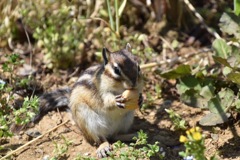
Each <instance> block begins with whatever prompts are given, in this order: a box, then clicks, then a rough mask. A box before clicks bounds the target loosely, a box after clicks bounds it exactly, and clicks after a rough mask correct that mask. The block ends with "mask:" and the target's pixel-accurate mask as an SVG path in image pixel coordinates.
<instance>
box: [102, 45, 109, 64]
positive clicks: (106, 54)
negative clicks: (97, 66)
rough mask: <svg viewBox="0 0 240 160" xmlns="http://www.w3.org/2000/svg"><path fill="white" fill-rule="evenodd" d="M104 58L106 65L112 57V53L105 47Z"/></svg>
mask: <svg viewBox="0 0 240 160" xmlns="http://www.w3.org/2000/svg"><path fill="white" fill-rule="evenodd" d="M102 56H103V60H104V64H105V65H106V64H107V63H108V60H109V56H110V52H109V50H108V49H107V48H106V47H104V48H103V50H102Z"/></svg>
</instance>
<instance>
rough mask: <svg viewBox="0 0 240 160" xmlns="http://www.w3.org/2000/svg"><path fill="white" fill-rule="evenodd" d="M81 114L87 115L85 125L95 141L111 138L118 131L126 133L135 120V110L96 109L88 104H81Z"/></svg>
mask: <svg viewBox="0 0 240 160" xmlns="http://www.w3.org/2000/svg"><path fill="white" fill-rule="evenodd" d="M78 110H79V116H82V117H85V119H84V121H85V125H86V126H87V128H88V130H89V133H90V134H91V135H92V137H93V139H94V140H95V141H98V139H99V138H110V137H111V136H113V135H115V134H118V133H125V132H127V130H128V129H129V128H130V126H131V124H132V122H133V117H134V114H133V111H129V110H123V109H118V108H117V107H116V109H114V110H111V111H106V112H104V111H99V112H97V111H94V110H92V109H90V108H89V107H87V106H79V108H78Z"/></svg>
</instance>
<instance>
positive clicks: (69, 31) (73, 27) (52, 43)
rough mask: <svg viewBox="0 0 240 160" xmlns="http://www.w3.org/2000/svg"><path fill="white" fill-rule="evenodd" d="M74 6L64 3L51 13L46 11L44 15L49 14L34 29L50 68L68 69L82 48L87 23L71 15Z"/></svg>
mask: <svg viewBox="0 0 240 160" xmlns="http://www.w3.org/2000/svg"><path fill="white" fill-rule="evenodd" d="M72 7H73V6H68V5H66V4H64V3H63V4H61V5H60V6H59V8H58V9H57V10H55V11H54V12H50V14H49V13H47V11H46V12H45V13H44V16H46V15H47V14H49V15H48V16H46V18H45V19H44V23H42V24H39V25H38V26H37V27H36V29H35V31H34V34H33V36H34V37H35V38H36V39H37V40H38V44H39V45H40V46H42V47H43V51H44V53H45V56H44V61H45V62H46V64H48V67H49V68H63V69H66V68H68V67H71V66H73V65H74V64H75V63H76V56H79V53H80V51H81V49H82V48H81V43H83V38H84V33H85V24H84V23H81V22H80V21H78V20H77V19H76V18H74V17H73V15H71V12H73V11H72ZM40 9H41V8H39V10H40Z"/></svg>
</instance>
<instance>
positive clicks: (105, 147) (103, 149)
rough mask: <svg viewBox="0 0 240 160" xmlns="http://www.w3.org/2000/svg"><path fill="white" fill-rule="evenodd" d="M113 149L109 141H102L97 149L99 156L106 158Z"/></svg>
mask: <svg viewBox="0 0 240 160" xmlns="http://www.w3.org/2000/svg"><path fill="white" fill-rule="evenodd" d="M111 151H112V146H111V145H110V144H109V143H108V142H104V143H102V144H101V145H100V146H99V147H98V149H97V151H96V152H97V157H98V158H104V157H107V156H108V153H109V152H111Z"/></svg>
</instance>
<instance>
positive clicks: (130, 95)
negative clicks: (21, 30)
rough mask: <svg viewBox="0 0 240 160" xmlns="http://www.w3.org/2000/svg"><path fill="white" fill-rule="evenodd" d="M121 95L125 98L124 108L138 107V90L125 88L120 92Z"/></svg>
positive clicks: (132, 108)
mask: <svg viewBox="0 0 240 160" xmlns="http://www.w3.org/2000/svg"><path fill="white" fill-rule="evenodd" d="M122 97H123V98H125V99H126V102H125V108H126V109H129V110H134V109H137V108H139V105H138V98H139V92H138V91H137V90H125V91H124V92H123V93H122Z"/></svg>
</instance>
